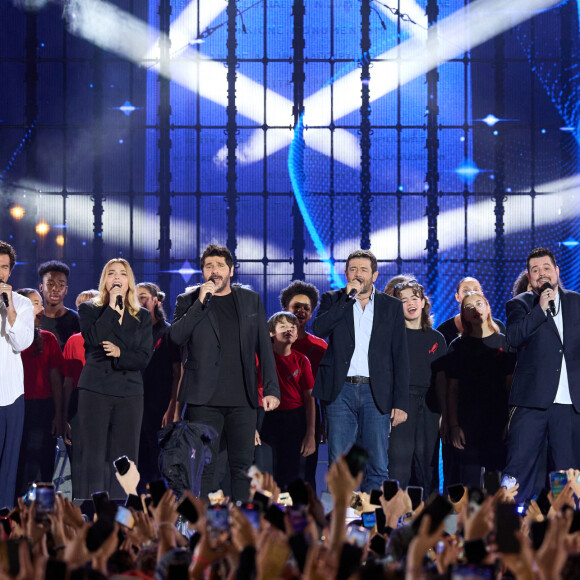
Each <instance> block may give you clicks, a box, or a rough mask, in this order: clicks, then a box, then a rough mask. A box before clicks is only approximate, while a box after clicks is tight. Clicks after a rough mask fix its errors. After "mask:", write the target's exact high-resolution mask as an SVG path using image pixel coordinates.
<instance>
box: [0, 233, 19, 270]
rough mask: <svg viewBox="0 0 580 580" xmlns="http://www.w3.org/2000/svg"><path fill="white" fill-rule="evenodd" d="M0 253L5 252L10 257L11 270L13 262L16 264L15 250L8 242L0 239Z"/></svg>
mask: <svg viewBox="0 0 580 580" xmlns="http://www.w3.org/2000/svg"><path fill="white" fill-rule="evenodd" d="M0 254H5V255H7V256H8V257H9V258H10V269H11V270H12V269H13V268H14V264H16V252H15V251H14V248H13V247H12V246H11V245H10V244H9V243H8V242H3V241H2V240H0Z"/></svg>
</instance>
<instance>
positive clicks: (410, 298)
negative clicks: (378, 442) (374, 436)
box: [389, 280, 447, 495]
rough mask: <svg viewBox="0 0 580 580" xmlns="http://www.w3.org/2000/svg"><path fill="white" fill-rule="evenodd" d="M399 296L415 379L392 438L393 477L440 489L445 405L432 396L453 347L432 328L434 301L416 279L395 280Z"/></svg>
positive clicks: (404, 483)
mask: <svg viewBox="0 0 580 580" xmlns="http://www.w3.org/2000/svg"><path fill="white" fill-rule="evenodd" d="M394 296H395V298H399V299H400V300H401V302H402V303H403V313H404V316H405V326H406V334H407V346H408V349H409V363H410V372H411V378H410V384H409V412H408V416H407V420H406V421H405V422H404V423H402V424H401V425H399V426H398V427H397V428H396V429H392V430H391V435H390V442H389V477H390V478H392V479H396V480H398V481H399V484H400V485H401V487H403V488H405V487H407V486H408V485H409V484H410V485H418V486H420V487H423V488H424V491H425V494H426V495H428V494H430V493H431V492H432V491H434V489H433V487H434V482H433V476H432V472H433V470H432V461H433V457H434V455H437V457H438V452H439V446H438V433H439V417H440V414H439V410H438V408H437V407H438V405H437V404H433V403H435V401H436V397H427V394H428V392H429V389H430V387H431V388H432V391H431V392H433V391H434V390H435V381H436V380H439V382H441V383H443V382H444V380H445V377H444V373H443V371H442V370H439V371H438V370H437V365H436V364H435V363H436V361H438V360H441V358H442V357H443V356H444V355H445V353H446V351H447V346H446V344H445V339H444V338H443V336H442V335H441V334H440V333H439V332H437V331H436V330H434V329H433V328H432V324H433V318H432V317H431V316H430V314H429V313H430V310H431V302H430V301H429V298H428V297H427V296H426V295H425V291H424V288H423V286H422V285H421V284H419V283H418V282H417V281H416V280H408V281H404V282H401V283H398V284H396V285H395V286H394Z"/></svg>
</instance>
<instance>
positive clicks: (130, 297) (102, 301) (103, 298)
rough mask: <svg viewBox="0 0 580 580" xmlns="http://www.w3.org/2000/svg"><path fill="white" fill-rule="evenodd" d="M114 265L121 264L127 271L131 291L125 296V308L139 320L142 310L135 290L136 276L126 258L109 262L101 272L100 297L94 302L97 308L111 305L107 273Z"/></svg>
mask: <svg viewBox="0 0 580 580" xmlns="http://www.w3.org/2000/svg"><path fill="white" fill-rule="evenodd" d="M113 264H121V266H123V267H124V268H125V270H127V280H128V282H129V289H128V290H127V294H126V295H125V302H124V304H125V308H126V309H127V310H128V311H129V314H130V315H131V316H133V317H134V318H137V319H138V318H139V317H138V316H137V315H138V313H139V310H140V309H141V305H140V304H139V301H138V300H137V292H136V290H135V276H134V274H133V270H132V269H131V266H130V265H129V262H127V260H125V259H124V258H113V259H112V260H109V261H108V262H107V263H106V264H105V267H104V268H103V271H102V272H101V279H100V281H99V296H98V297H97V298H95V299H94V300H93V303H94V304H95V306H106V305H108V304H109V291H108V290H107V287H106V281H107V271H108V270H109V268H110V267H111V266H112V265H113Z"/></svg>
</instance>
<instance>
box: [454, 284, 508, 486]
mask: <svg viewBox="0 0 580 580" xmlns="http://www.w3.org/2000/svg"><path fill="white" fill-rule="evenodd" d="M461 323H462V327H463V334H462V335H461V336H460V337H459V338H457V339H455V340H454V341H453V342H452V343H451V345H450V347H449V354H448V356H447V362H446V371H447V378H448V390H447V412H448V419H449V434H450V438H451V442H452V444H453V446H454V448H455V449H456V450H457V451H456V459H457V463H458V467H459V474H458V476H459V480H458V481H457V482H455V483H458V482H461V483H463V484H464V485H467V486H475V487H479V486H480V477H481V468H482V467H485V469H486V471H501V470H502V469H503V468H504V467H505V461H506V452H507V447H506V441H505V435H506V432H507V423H508V394H509V388H510V385H511V379H512V374H513V369H514V365H515V354H514V353H510V352H509V348H508V345H507V340H506V337H505V336H504V335H503V334H501V333H500V332H499V328H498V327H497V325H496V324H495V323H494V322H493V320H492V317H491V310H490V307H489V303H488V301H487V299H486V298H485V296H483V294H481V293H480V292H472V293H470V294H468V295H467V296H466V297H465V298H464V299H463V301H462V303H461Z"/></svg>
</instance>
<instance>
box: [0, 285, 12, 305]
mask: <svg viewBox="0 0 580 580" xmlns="http://www.w3.org/2000/svg"><path fill="white" fill-rule="evenodd" d="M0 284H4V280H0ZM2 302H4V306H6V308H8V307H9V306H10V301H9V300H8V294H6V292H2Z"/></svg>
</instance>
